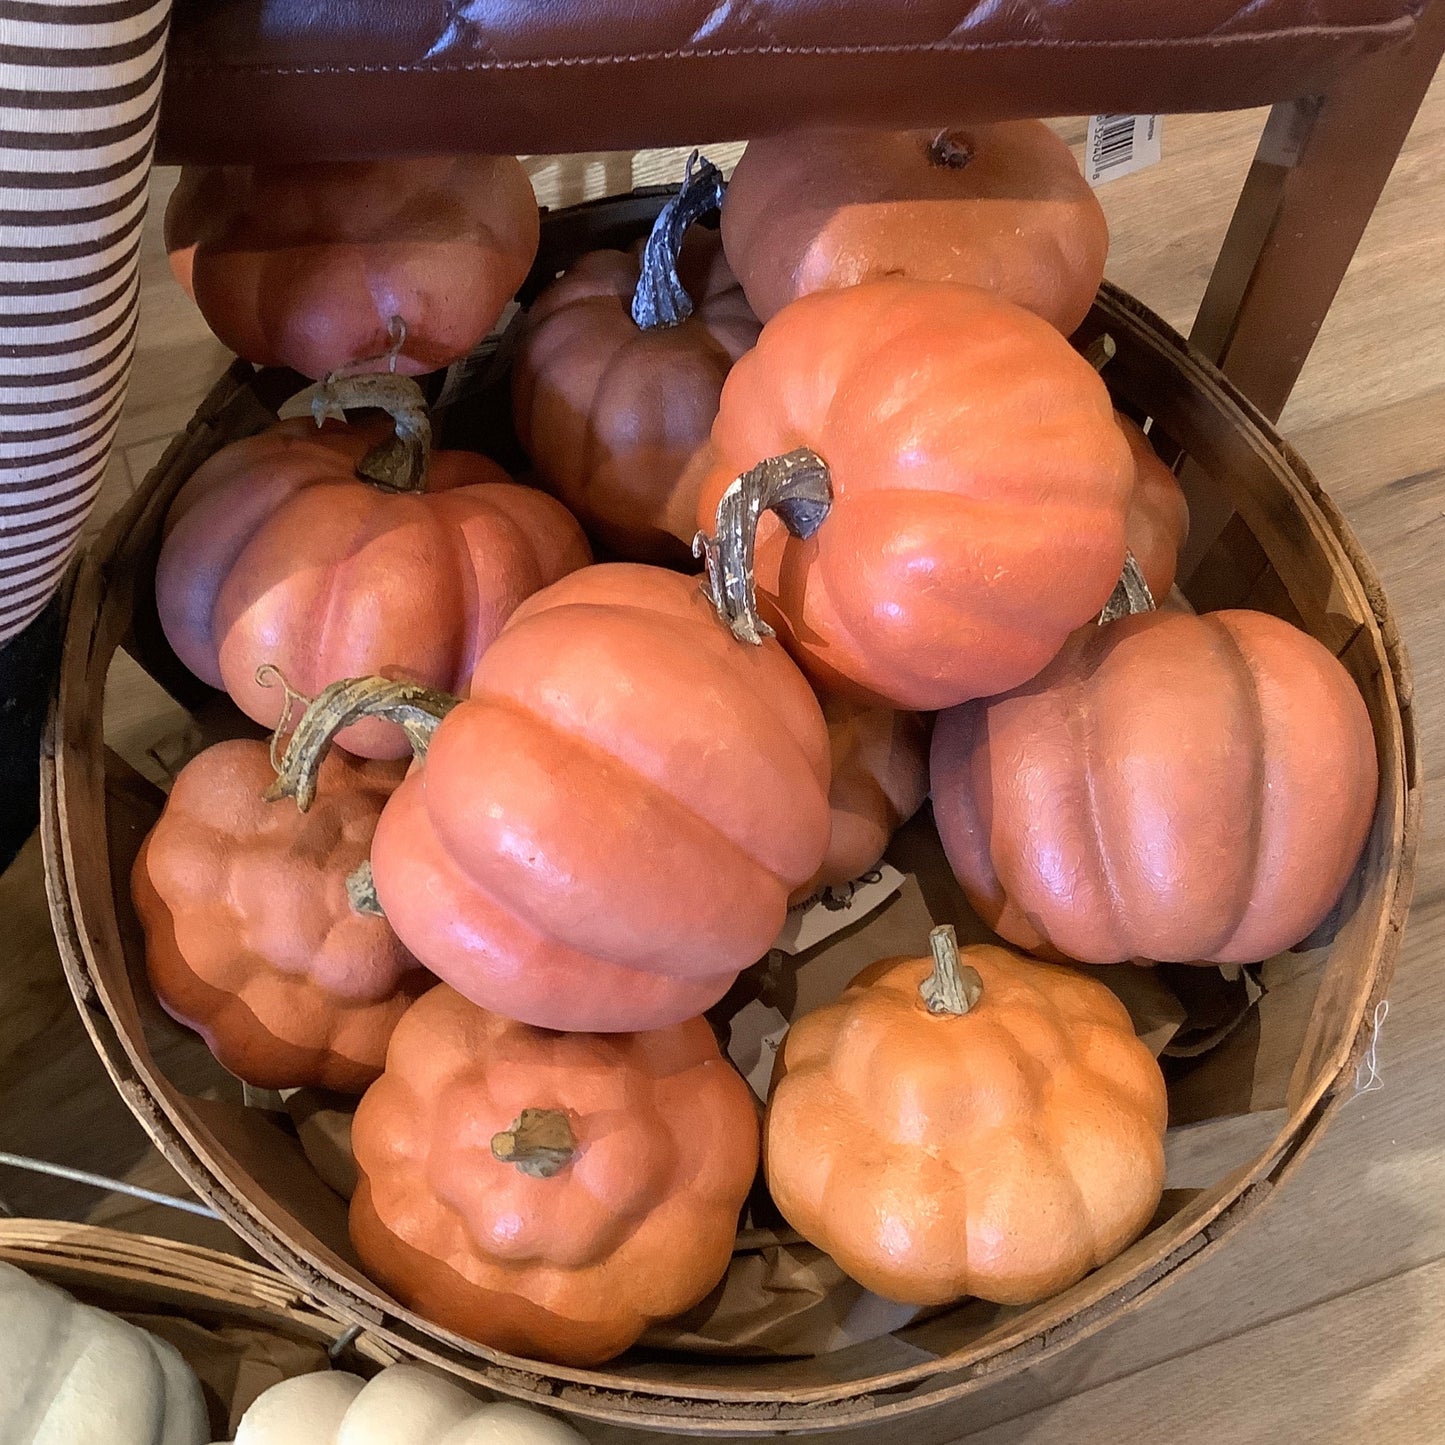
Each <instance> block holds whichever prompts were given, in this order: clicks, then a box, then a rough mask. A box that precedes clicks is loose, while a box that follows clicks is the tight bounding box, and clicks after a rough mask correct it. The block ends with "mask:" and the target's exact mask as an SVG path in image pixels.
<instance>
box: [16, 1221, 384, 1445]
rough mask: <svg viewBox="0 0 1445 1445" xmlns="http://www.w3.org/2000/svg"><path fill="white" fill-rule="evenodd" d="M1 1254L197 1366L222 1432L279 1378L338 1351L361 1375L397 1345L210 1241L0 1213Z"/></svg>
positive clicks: (333, 1357) (337, 1358)
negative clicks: (205, 1244)
mask: <svg viewBox="0 0 1445 1445" xmlns="http://www.w3.org/2000/svg"><path fill="white" fill-rule="evenodd" d="M0 1261H3V1262H4V1263H6V1264H13V1265H16V1266H18V1267H19V1268H20V1269H23V1270H24V1271H25V1272H26V1273H27V1274H31V1275H34V1276H35V1277H36V1278H37V1279H43V1280H46V1281H48V1282H49V1283H51V1284H55V1285H59V1286H60V1287H61V1288H62V1289H65V1290H69V1291H70V1293H71V1294H73V1295H75V1296H76V1298H77V1299H80V1300H83V1301H84V1302H85V1303H86V1304H92V1305H96V1306H98V1307H99V1308H101V1309H104V1310H110V1311H111V1312H112V1313H115V1314H120V1315H124V1316H126V1317H127V1318H129V1319H131V1320H133V1321H135V1322H136V1323H138V1324H143V1325H145V1327H146V1328H147V1329H150V1330H152V1331H154V1332H155V1333H156V1334H159V1335H161V1336H162V1337H163V1338H165V1339H168V1340H170V1342H171V1343H172V1344H173V1345H175V1346H176V1348H177V1349H178V1350H180V1352H181V1354H182V1355H183V1356H184V1357H185V1359H186V1361H187V1363H188V1364H190V1365H191V1367H192V1368H193V1369H195V1370H196V1372H197V1374H198V1375H199V1376H200V1378H201V1382H202V1384H203V1386H204V1387H205V1390H206V1397H207V1400H206V1403H207V1404H208V1405H209V1406H210V1408H211V1414H212V1419H211V1426H212V1429H214V1430H215V1431H216V1433H217V1436H218V1438H220V1437H222V1436H224V1438H226V1439H230V1437H231V1432H232V1431H233V1429H234V1427H235V1424H236V1421H237V1419H238V1418H239V1417H240V1414H241V1412H242V1411H243V1410H244V1409H245V1407H246V1406H247V1405H249V1404H250V1403H251V1401H252V1400H253V1399H254V1398H255V1397H256V1396H257V1395H258V1394H260V1392H261V1391H262V1390H263V1389H265V1388H266V1387H267V1386H269V1385H272V1384H275V1383H276V1382H277V1381H278V1380H281V1379H285V1378H287V1377H289V1376H291V1375H294V1374H303V1373H307V1372H309V1371H311V1370H318V1369H325V1368H327V1367H328V1365H329V1364H330V1363H332V1362H333V1361H334V1362H335V1363H338V1364H340V1365H342V1366H343V1367H345V1368H346V1369H350V1370H355V1371H357V1372H358V1373H361V1374H370V1373H372V1372H373V1371H374V1370H375V1369H376V1368H377V1367H378V1366H381V1365H388V1364H391V1363H392V1361H393V1360H395V1358H396V1355H395V1352H394V1351H392V1350H390V1349H388V1348H387V1347H386V1346H385V1345H384V1344H382V1342H381V1341H379V1340H377V1339H375V1338H374V1337H372V1336H370V1335H368V1334H366V1333H365V1332H364V1331H363V1332H362V1333H361V1334H359V1335H354V1336H353V1335H351V1334H350V1332H349V1331H348V1329H347V1327H346V1326H345V1325H343V1324H340V1323H338V1322H337V1320H336V1319H335V1318H334V1317H333V1316H331V1315H328V1314H326V1313H325V1312H324V1311H323V1310H321V1309H319V1308H318V1307H317V1305H316V1303H315V1301H314V1300H310V1299H308V1298H307V1297H306V1296H305V1295H304V1294H303V1293H302V1292H301V1291H300V1290H298V1289H297V1288H296V1287H295V1286H294V1285H292V1284H290V1283H288V1282H287V1281H286V1280H284V1279H282V1278H281V1277H280V1276H279V1275H277V1274H276V1273H275V1272H274V1271H272V1270H268V1269H264V1268H261V1267H259V1266H257V1265H254V1264H248V1263H247V1262H246V1261H245V1260H242V1259H237V1258H235V1257H234V1256H233V1255H229V1254H219V1253H217V1252H216V1251H215V1250H213V1249H202V1248H200V1247H198V1246H196V1245H191V1244H179V1243H177V1242H176V1241H174V1240H168V1239H150V1238H147V1237H146V1236H145V1235H139V1234H126V1233H123V1232H122V1231H120V1230H117V1229H104V1228H102V1227H100V1226H98V1225H94V1224H69V1223H61V1222H58V1221H55V1220H49V1219H0Z"/></svg>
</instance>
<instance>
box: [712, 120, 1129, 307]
mask: <svg viewBox="0 0 1445 1445" xmlns="http://www.w3.org/2000/svg"><path fill="white" fill-rule="evenodd" d="M722 235H723V245H724V246H725V247H726V248H727V255H728V260H729V262H730V263H731V264H732V268H733V270H734V271H735V272H736V273H737V277H738V279H739V280H740V281H741V282H742V285H743V290H744V291H745V292H746V293H747V297H748V301H749V303H750V304H751V305H752V308H753V310H754V311H756V312H757V314H758V315H759V316H761V317H762V318H763V320H764V321H767V320H769V319H771V317H773V316H774V315H775V314H776V313H777V312H779V311H781V310H782V309H783V307H784V306H786V305H787V304H788V303H789V302H790V301H793V300H795V299H796V298H797V297H799V296H806V295H808V294H809V293H810V292H813V291H823V290H833V289H835V288H838V287H842V286H856V285H857V284H858V283H859V282H861V281H873V280H877V279H878V278H880V277H885V276H902V277H908V278H910V279H913V280H918V281H951V282H962V283H964V284H966V285H971V286H981V287H983V288H984V289H985V290H987V291H993V292H995V293H996V294H997V295H999V296H1001V297H1003V298H1004V299H1005V300H1008V301H1012V302H1015V303H1016V304H1017V305H1019V306H1023V307H1026V308H1027V309H1028V310H1030V311H1032V312H1034V313H1035V314H1036V315H1039V316H1042V317H1043V318H1044V320H1045V321H1047V322H1049V323H1050V324H1051V325H1053V326H1055V327H1057V328H1058V329H1059V330H1060V331H1062V332H1064V333H1065V334H1066V335H1067V334H1068V333H1069V332H1071V331H1072V330H1073V329H1074V328H1075V327H1076V326H1077V325H1078V324H1079V323H1080V322H1081V321H1082V320H1083V319H1084V317H1085V316H1086V315H1088V311H1089V307H1090V306H1091V305H1092V304H1093V300H1094V293H1095V292H1096V291H1097V290H1098V289H1099V282H1100V281H1102V280H1103V278H1104V258H1105V255H1106V254H1107V252H1108V249H1109V227H1108V224H1107V223H1106V221H1105V220H1104V212H1103V209H1102V208H1101V207H1100V205H1099V202H1098V200H1097V199H1096V198H1095V196H1094V192H1093V191H1092V190H1091V189H1090V187H1089V184H1088V182H1087V181H1085V180H1084V178H1083V176H1082V175H1080V174H1079V168H1078V166H1077V165H1076V164H1075V163H1074V158H1073V156H1072V155H1071V154H1070V152H1069V148H1068V146H1066V145H1065V144H1064V143H1063V141H1061V140H1060V139H1059V138H1058V136H1056V135H1055V134H1054V133H1053V131H1051V130H1050V129H1049V128H1048V126H1046V125H1045V124H1044V123H1043V122H1042V121H1037V120H1016V121H1005V122H1003V123H1001V124H997V125H971V126H955V127H950V128H947V129H945V130H941V131H940V130H905V131H876V130H858V129H853V128H842V127H838V128H823V129H817V130H807V131H792V132H787V133H784V134H782V135H776V136H769V137H765V138H763V139H760V140H754V141H750V142H749V143H748V147H747V149H746V150H745V151H744V152H743V154H742V158H741V159H740V160H739V161H738V164H737V169H736V170H735V171H734V172H733V177H732V181H731V182H730V183H729V186H728V193H727V199H726V201H725V202H724V204H723V213H722Z"/></svg>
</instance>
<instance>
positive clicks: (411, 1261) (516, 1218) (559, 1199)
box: [351, 986, 758, 1365]
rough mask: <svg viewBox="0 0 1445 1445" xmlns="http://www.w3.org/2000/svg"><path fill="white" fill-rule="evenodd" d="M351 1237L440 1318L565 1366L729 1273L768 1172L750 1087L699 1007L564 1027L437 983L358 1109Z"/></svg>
mask: <svg viewBox="0 0 1445 1445" xmlns="http://www.w3.org/2000/svg"><path fill="white" fill-rule="evenodd" d="M351 1137H352V1146H353V1148H354V1150H355V1153H356V1163H357V1167H358V1169H359V1170H360V1173H361V1179H360V1183H359V1184H358V1187H357V1190H356V1193H355V1195H354V1196H353V1197H352V1201H351V1238H352V1242H353V1244H354V1245H355V1246H356V1252H357V1254H358V1256H359V1257H360V1258H361V1261H362V1264H363V1265H364V1266H365V1268H366V1269H367V1270H368V1271H369V1272H370V1273H371V1274H372V1275H373V1276H374V1277H375V1278H376V1279H377V1280H379V1281H380V1282H381V1283H382V1284H384V1285H385V1286H386V1288H388V1289H389V1290H391V1292H392V1293H393V1294H394V1295H395V1296H396V1297H397V1298H398V1299H399V1300H401V1301H402V1303H403V1304H405V1305H407V1306H409V1307H410V1308H412V1309H414V1310H416V1311H417V1312H418V1313H419V1314H421V1315H424V1316H425V1317H426V1318H427V1319H429V1320H431V1321H433V1322H434V1323H436V1324H439V1325H441V1326H443V1327H444V1328H446V1329H450V1330H455V1331H456V1332H457V1333H459V1334H462V1335H466V1336H467V1337H468V1338H470V1339H474V1340H478V1341H480V1342H481V1343H482V1344H485V1345H490V1346H491V1347H492V1348H493V1349H498V1350H505V1351H507V1352H509V1353H511V1354H516V1355H525V1356H529V1357H531V1358H535V1359H544V1360H552V1361H556V1362H558V1363H561V1364H569V1365H592V1364H599V1363H601V1362H602V1361H603V1360H608V1359H611V1358H612V1357H613V1356H614V1355H617V1354H620V1353H621V1352H622V1351H623V1350H625V1349H626V1348H627V1347H628V1346H629V1345H630V1344H632V1342H633V1341H634V1340H636V1339H637V1338H638V1336H639V1335H641V1334H642V1332H643V1330H644V1329H646V1327H647V1326H648V1325H649V1324H650V1323H651V1322H652V1321H653V1320H656V1319H663V1318H666V1317H668V1316H670V1315H675V1314H679V1313H681V1312H682V1311H683V1310H685V1309H688V1308H690V1307H691V1306H692V1305H694V1304H696V1303H697V1302H698V1301H699V1300H700V1299H702V1298H703V1296H705V1295H706V1294H707V1293H708V1291H709V1290H711V1289H712V1288H713V1286H714V1285H716V1284H717V1282H718V1280H719V1279H721V1278H722V1276H723V1274H724V1272H725V1271H726V1269H727V1267H728V1262H729V1260H730V1258H731V1256H732V1247H733V1239H734V1236H735V1235H736V1232H737V1224H738V1213H739V1211H740V1210H741V1208H742V1205H743V1201H744V1200H745V1198H746V1197H747V1194H748V1191H749V1189H750V1187H751V1186H752V1183H753V1178H754V1175H755V1174H756V1172H757V1165H758V1121H757V1109H756V1106H755V1105H754V1103H753V1100H752V1096H751V1094H750V1093H749V1091H748V1088H747V1085H745V1084H744V1083H743V1081H742V1080H741V1079H740V1078H739V1077H738V1075H737V1074H736V1073H735V1072H734V1071H733V1070H732V1068H731V1067H729V1065H728V1064H727V1063H726V1062H725V1061H724V1060H723V1058H722V1056H721V1055H720V1054H719V1053H718V1047H717V1043H716V1041H715V1040H714V1038H713V1036H712V1032H711V1030H710V1029H709V1028H708V1026H707V1025H706V1024H705V1023H704V1022H703V1021H702V1020H701V1019H692V1020H689V1021H688V1022H686V1023H682V1024H677V1025H675V1026H673V1027H671V1028H666V1029H658V1030H655V1031H653V1032H651V1033H640V1034H615V1035H610V1036H608V1037H605V1038H603V1037H599V1036H597V1035H595V1034H558V1033H552V1032H550V1031H547V1030H543V1029H535V1028H530V1027H528V1025H526V1024H519V1023H513V1022H512V1021H511V1020H509V1019H505V1018H503V1017H501V1016H500V1015H498V1014H494V1013H487V1012H486V1011H485V1010H483V1009H479V1008H476V1007H474V1006H473V1005H472V1004H469V1003H468V1002H467V1001H466V1000H465V999H464V998H462V996H461V995H460V994H458V993H455V992H454V991H453V990H452V989H450V988H447V987H445V986H442V987H439V988H436V989H433V990H432V992H431V993H429V994H427V995H426V997H425V998H423V999H422V1000H421V1001H420V1002H419V1003H417V1004H416V1005H415V1006H414V1007H413V1008H412V1010H411V1011H410V1012H409V1013H408V1014H407V1015H406V1017H405V1018H404V1019H403V1020H402V1022H401V1024H400V1026H399V1027H398V1028H397V1030H396V1032H395V1034H394V1035H393V1036H392V1042H391V1050H390V1052H389V1053H388V1055H387V1060H386V1072H385V1073H384V1074H383V1075H382V1076H381V1078H380V1079H379V1080H378V1081H377V1082H376V1083H375V1084H373V1085H372V1087H371V1089H370V1090H369V1091H368V1092H367V1094H366V1097H365V1098H364V1099H362V1101H361V1107H360V1108H359V1109H358V1110H357V1112H356V1119H355V1123H354V1124H353V1127H352V1135H351Z"/></svg>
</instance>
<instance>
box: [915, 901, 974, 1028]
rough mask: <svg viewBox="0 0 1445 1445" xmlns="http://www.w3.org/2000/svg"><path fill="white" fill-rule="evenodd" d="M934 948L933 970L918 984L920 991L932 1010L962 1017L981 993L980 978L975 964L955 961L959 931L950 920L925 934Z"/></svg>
mask: <svg viewBox="0 0 1445 1445" xmlns="http://www.w3.org/2000/svg"><path fill="white" fill-rule="evenodd" d="M928 946H929V948H930V949H931V950H932V952H933V972H932V973H930V974H929V975H928V977H927V978H925V979H924V980H923V982H922V983H921V984H919V985H918V992H919V995H920V996H921V997H922V999H923V1003H924V1006H925V1007H926V1008H927V1009H928V1012H929V1013H931V1014H951V1015H953V1016H954V1017H956V1018H958V1017H962V1016H963V1015H964V1014H966V1013H967V1012H968V1011H969V1009H971V1008H972V1007H973V1006H974V1005H975V1004H976V1003H977V1002H978V1001H979V999H981V998H982V997H983V979H981V978H980V977H979V975H978V970H977V969H976V968H969V967H968V965H967V964H961V963H959V961H958V935H957V934H956V933H955V932H954V931H953V925H952V924H951V923H944V924H941V925H940V926H939V927H937V928H935V929H934V930H933V932H932V933H930V934H929V935H928Z"/></svg>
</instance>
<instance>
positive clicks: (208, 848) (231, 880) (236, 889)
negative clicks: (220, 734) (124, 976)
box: [131, 739, 434, 1093]
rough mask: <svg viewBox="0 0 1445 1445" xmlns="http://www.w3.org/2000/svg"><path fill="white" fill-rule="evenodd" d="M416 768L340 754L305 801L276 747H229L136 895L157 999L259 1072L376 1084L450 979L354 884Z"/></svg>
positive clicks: (236, 1065)
mask: <svg viewBox="0 0 1445 1445" xmlns="http://www.w3.org/2000/svg"><path fill="white" fill-rule="evenodd" d="M402 771H403V770H402V768H401V767H400V766H399V765H397V764H395V763H362V762H357V761H354V760H353V759H351V758H348V757H347V756H346V754H345V753H340V752H338V753H334V754H333V755H332V756H331V757H329V758H327V759H326V762H325V764H324V766H323V767H322V770H321V773H320V776H319V778H318V781H317V793H316V801H315V805H314V806H313V807H312V809H311V810H310V812H308V813H302V812H301V811H300V810H299V809H298V808H297V807H296V805H295V804H294V803H292V802H290V801H289V800H286V799H282V800H279V801H276V802H268V801H267V799H266V794H267V791H268V789H269V788H270V786H271V785H272V784H273V783H274V782H275V781H276V772H275V769H274V768H273V767H272V766H271V760H270V756H269V754H268V751H267V748H266V745H265V744H264V743H260V742H254V741H252V740H250V739H238V740H235V741H231V742H223V743H217V744H216V745H215V746H214V747H209V748H207V749H205V751H204V752H201V753H198V754H197V755H196V756H195V757H194V758H192V759H191V761H190V762H189V763H187V764H186V766H185V767H184V768H182V769H181V772H180V774H179V775H178V776H177V778H176V780H175V784H174V786H173V787H172V788H171V792H170V796H169V797H168V798H167V800H166V806H165V809H164V811H163V812H162V813H161V816H160V820H159V822H157V823H156V825H155V827H154V828H153V829H152V830H151V832H150V833H149V835H148V836H147V837H146V840H145V842H144V843H143V844H142V845H141V850H140V853H139V854H138V855H137V857H136V861H135V867H134V869H133V871H132V873H131V891H132V895H133V897H134V899H135V906H136V912H137V914H139V916H140V921H141V925H142V927H143V928H144V929H145V936H146V971H147V973H148V974H149V976H150V981H151V985H152V987H153V988H154V989H155V992H156V997H157V998H158V999H159V1000H160V1002H161V1004H162V1006H163V1007H164V1008H165V1009H166V1011H167V1012H168V1013H169V1014H171V1015H172V1017H174V1018H176V1019H178V1020H179V1021H180V1022H181V1023H183V1024H185V1025H187V1026H188V1027H189V1028H193V1029H195V1030H196V1032H197V1033H199V1034H200V1035H201V1037H202V1038H204V1039H205V1041H206V1044H207V1046H208V1047H209V1048H210V1050H211V1052H212V1053H213V1054H214V1055H215V1056H216V1057H217V1058H218V1059H219V1060H220V1061H221V1063H223V1064H224V1065H225V1066H226V1067H227V1068H228V1069H229V1070H230V1071H231V1072H232V1073H233V1074H235V1075H236V1077H237V1078H240V1079H244V1080H245V1081H246V1083H248V1084H255V1085H257V1086H259V1087H261V1088H266V1089H284V1088H293V1087H298V1086H300V1085H306V1084H309V1085H314V1086H316V1087H318V1088H323V1089H337V1090H340V1091H342V1092H349V1093H360V1092H361V1091H362V1090H363V1089H364V1088H365V1087H366V1086H367V1085H368V1084H369V1083H370V1082H371V1081H372V1080H373V1079H374V1078H375V1077H376V1076H377V1075H378V1074H379V1073H380V1072H381V1066H382V1063H383V1061H384V1060H385V1058H386V1045H387V1041H388V1039H390V1037H391V1031H392V1029H394V1028H395V1027H396V1025H397V1022H398V1021H399V1020H400V1018H401V1016H402V1014H404V1013H405V1012H406V1010H407V1008H408V1007H410V1005H411V1003H412V1001H413V1000H414V999H416V998H417V997H418V996H419V995H420V994H422V993H423V992H425V991H426V989H427V988H429V987H431V985H432V984H433V982H434V980H433V979H432V977H431V976H430V975H429V974H428V973H426V971H425V970H424V969H423V968H422V967H421V965H420V964H418V963H417V961H416V959H414V958H413V957H412V956H411V955H410V954H409V953H408V952H407V951H406V949H405V948H404V947H402V945H401V943H400V941H399V940H398V939H397V937H396V935H395V934H394V933H393V932H392V930H391V929H390V928H389V927H388V926H387V923H386V920H385V919H383V918H382V917H380V915H379V914H377V913H375V912H370V911H367V910H366V908H365V905H364V903H363V902H362V901H361V900H360V899H359V898H357V897H354V896H353V894H352V893H351V892H349V891H348V887H347V880H348V878H349V877H350V876H351V874H352V873H353V872H354V871H355V870H356V869H357V867H358V866H359V865H360V864H362V863H364V862H365V861H366V856H367V852H368V850H369V849H370V847H371V835H372V833H373V832H374V831H375V828H376V820H377V818H379V817H380V816H381V810H382V807H383V805H384V804H385V802H386V800H387V798H388V797H390V796H391V793H392V791H393V790H394V789H395V787H396V785H397V783H399V782H400V781H401V776H402Z"/></svg>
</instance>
